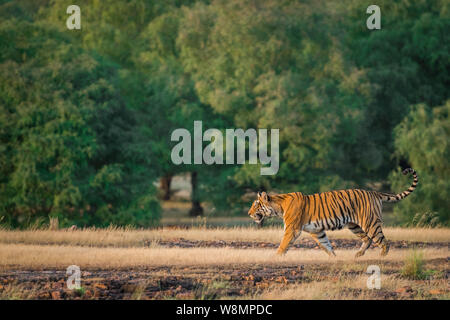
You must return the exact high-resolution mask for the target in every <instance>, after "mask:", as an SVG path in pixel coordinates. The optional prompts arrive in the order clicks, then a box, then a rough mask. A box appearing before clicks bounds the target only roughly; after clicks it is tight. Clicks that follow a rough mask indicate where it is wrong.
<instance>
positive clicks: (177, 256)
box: [0, 244, 449, 269]
mask: <svg viewBox="0 0 450 320" xmlns="http://www.w3.org/2000/svg"><path fill="white" fill-rule="evenodd" d="M408 253H409V250H403V249H401V250H392V251H391V252H390V253H389V255H388V256H387V257H385V258H381V257H380V256H379V250H376V249H375V250H369V251H368V252H367V253H366V255H365V256H363V257H362V258H359V259H358V260H355V258H354V254H355V252H354V251H353V250H337V251H336V255H337V257H336V258H329V257H328V256H327V255H326V254H325V253H324V252H322V251H320V250H314V249H309V250H308V249H299V250H291V251H289V252H288V253H287V254H286V255H285V256H282V257H280V256H277V255H276V254H275V251H274V250H265V249H232V248H188V249H186V248H161V247H158V246H154V247H151V248H98V247H80V246H53V245H46V246H40V245H24V244H0V268H2V269H30V268H31V269H35V268H66V267H67V266H69V265H72V264H75V265H78V266H80V267H81V268H85V269H86V268H103V269H109V268H130V267H131V268H132V267H154V266H208V265H211V266H213V265H222V266H223V265H249V264H251V265H255V264H259V265H298V264H305V263H325V264H334V263H339V262H343V261H344V262H345V261H347V262H350V261H358V262H362V261H387V260H388V261H402V260H404V259H405V257H406V256H407V254H408ZM448 254H449V251H448V249H447V248H445V249H427V250H426V253H425V257H424V258H425V259H426V260H428V259H435V258H447V257H448Z"/></svg>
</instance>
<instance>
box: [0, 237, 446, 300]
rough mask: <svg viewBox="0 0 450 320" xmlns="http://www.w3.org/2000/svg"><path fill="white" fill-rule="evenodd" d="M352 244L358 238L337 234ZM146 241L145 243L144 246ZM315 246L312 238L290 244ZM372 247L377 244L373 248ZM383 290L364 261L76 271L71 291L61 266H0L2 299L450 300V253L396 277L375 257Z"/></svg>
mask: <svg viewBox="0 0 450 320" xmlns="http://www.w3.org/2000/svg"><path fill="white" fill-rule="evenodd" d="M333 242H334V246H335V247H339V248H344V249H348V250H355V252H356V250H357V248H358V247H359V245H360V242H359V241H357V240H352V239H335V240H333ZM149 245H151V244H149ZM158 245H159V246H162V247H181V248H190V247H225V246H227V247H234V248H244V249H245V248H265V249H267V250H274V249H275V247H276V244H273V243H265V242H245V241H194V240H186V239H178V240H177V241H160V242H159V243H158ZM411 246H414V247H416V248H421V249H422V250H426V249H427V248H448V244H447V243H441V242H435V243H425V242H416V243H414V244H412V243H410V242H408V243H407V242H403V241H393V242H391V248H392V249H393V250H395V249H396V248H406V247H411ZM300 247H301V248H303V249H305V248H310V249H311V250H319V249H318V248H317V245H316V244H315V243H314V242H313V241H312V240H310V239H302V240H301V241H300V242H299V243H297V244H295V245H294V246H293V248H292V249H291V250H297V249H296V248H300ZM377 250H378V249H377ZM377 264H378V265H379V267H380V269H381V274H382V286H381V289H368V288H367V286H366V283H365V282H366V281H367V278H368V277H369V276H370V274H368V273H366V271H367V267H368V266H369V265H370V263H369V262H364V263H358V261H354V262H351V263H350V262H342V261H341V262H339V263H338V262H336V263H305V264H300V265H288V266H286V265H283V266H277V265H272V266H267V265H248V264H247V265H228V266H177V267H176V266H164V267H142V268H132V269H123V270H102V269H87V270H81V289H78V290H77V289H75V290H70V289H68V288H67V285H66V281H67V278H68V276H67V275H66V271H65V270H48V269H46V270H20V271H19V270H12V269H9V270H8V269H5V270H0V298H1V299H55V300H58V299H243V298H244V299H266V298H267V299H278V298H279V299H449V292H450V290H449V289H450V288H449V277H450V268H449V257H447V258H439V259H430V260H426V261H425V269H426V270H428V271H430V272H429V273H428V277H426V278H423V279H408V278H405V277H404V275H402V273H401V270H402V267H403V262H401V261H389V260H386V261H380V262H378V263H377Z"/></svg>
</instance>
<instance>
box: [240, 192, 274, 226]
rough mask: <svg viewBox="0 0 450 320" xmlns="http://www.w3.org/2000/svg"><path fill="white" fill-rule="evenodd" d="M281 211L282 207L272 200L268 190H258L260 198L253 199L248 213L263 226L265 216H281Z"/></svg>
mask: <svg viewBox="0 0 450 320" xmlns="http://www.w3.org/2000/svg"><path fill="white" fill-rule="evenodd" d="M279 211H280V207H279V206H278V205H277V204H276V203H274V202H273V201H272V199H271V197H269V195H268V194H267V193H266V192H261V193H259V192H258V198H257V199H256V200H255V201H253V204H252V206H251V207H250V210H248V215H249V216H250V218H252V219H253V220H254V221H255V222H256V223H257V224H258V225H260V226H262V224H263V222H264V219H265V218H267V217H272V216H279V215H280V212H279Z"/></svg>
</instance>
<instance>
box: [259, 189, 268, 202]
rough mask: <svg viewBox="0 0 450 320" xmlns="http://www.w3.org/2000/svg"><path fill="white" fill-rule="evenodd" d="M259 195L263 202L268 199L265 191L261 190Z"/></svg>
mask: <svg viewBox="0 0 450 320" xmlns="http://www.w3.org/2000/svg"><path fill="white" fill-rule="evenodd" d="M259 197H260V198H261V200H262V201H265V202H269V201H270V198H269V195H268V194H267V193H266V192H265V191H263V192H261V194H260V196H259Z"/></svg>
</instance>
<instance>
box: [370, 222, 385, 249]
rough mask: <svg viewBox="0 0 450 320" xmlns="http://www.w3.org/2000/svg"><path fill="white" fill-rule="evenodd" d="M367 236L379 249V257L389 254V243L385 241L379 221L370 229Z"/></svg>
mask: <svg viewBox="0 0 450 320" xmlns="http://www.w3.org/2000/svg"><path fill="white" fill-rule="evenodd" d="M367 234H368V235H369V237H371V238H372V240H373V242H374V243H375V244H376V245H377V246H378V247H380V248H381V256H385V255H387V254H388V252H389V242H388V241H387V240H386V238H385V237H384V234H383V231H382V230H381V221H380V220H377V221H376V223H375V225H374V226H372V227H371V228H370V230H369V231H368V232H367Z"/></svg>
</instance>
